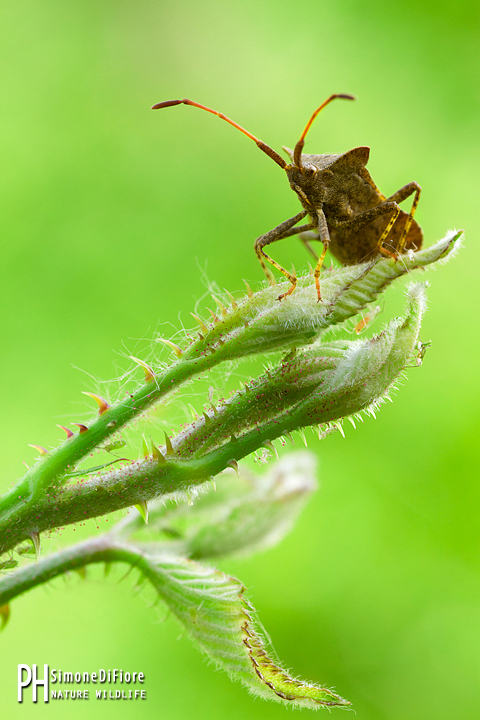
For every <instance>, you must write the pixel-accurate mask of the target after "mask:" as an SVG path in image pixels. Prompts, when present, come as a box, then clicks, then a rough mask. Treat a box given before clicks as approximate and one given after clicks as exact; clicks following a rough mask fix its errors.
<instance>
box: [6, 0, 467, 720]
mask: <svg viewBox="0 0 480 720" xmlns="http://www.w3.org/2000/svg"><path fill="white" fill-rule="evenodd" d="M0 13H1V15H0V18H1V19H0V26H1V34H2V42H1V47H0V52H1V63H0V82H1V92H0V104H1V108H0V157H1V175H0V184H1V192H0V205H1V208H0V226H1V233H0V237H1V243H2V260H1V266H0V272H1V280H0V294H1V308H2V312H1V317H0V323H1V329H0V337H1V347H2V352H1V354H0V366H1V377H2V378H3V390H2V416H1V419H0V423H1V431H0V441H1V448H2V459H3V474H2V484H3V487H4V488H5V489H6V488H7V487H8V486H9V485H10V483H11V482H13V481H14V480H16V479H17V478H18V477H19V476H20V475H21V474H22V467H23V466H22V460H25V461H26V462H27V463H31V462H32V461H33V458H34V451H33V450H31V448H28V446H27V443H39V444H41V445H45V446H47V447H48V446H51V445H53V444H55V443H56V442H58V440H59V439H60V437H61V431H60V430H58V428H56V427H55V424H56V423H64V424H65V423H68V422H71V421H73V420H76V419H78V418H79V417H82V416H83V414H84V413H85V410H86V409H87V404H86V403H85V401H84V399H83V400H82V398H83V397H84V396H82V395H81V394H80V391H81V390H95V389H98V387H103V386H98V385H97V384H96V382H94V381H92V380H91V378H90V375H93V376H94V377H95V378H96V379H97V380H101V379H108V378H113V377H115V376H117V375H119V374H121V372H122V371H123V370H125V368H126V367H127V366H128V361H127V360H125V358H124V355H125V354H127V355H128V354H130V353H134V354H139V352H140V350H139V348H141V347H142V342H141V339H142V338H147V341H146V343H145V346H148V339H149V338H151V337H152V336H153V334H154V332H155V331H156V330H159V329H160V328H161V324H163V323H166V325H165V327H164V328H162V332H165V333H170V332H171V331H174V330H175V329H176V328H179V327H180V323H181V322H185V323H186V324H187V325H188V324H189V317H190V316H189V311H190V310H193V309H194V304H195V302H196V301H197V300H198V299H199V298H200V297H202V296H203V295H204V294H205V292H206V285H205V277H208V278H209V279H210V280H212V281H215V282H217V283H218V285H219V286H220V287H221V288H223V287H227V288H228V289H229V290H231V291H239V290H241V288H242V281H241V278H242V277H245V278H248V279H249V280H250V281H251V282H252V283H256V282H260V281H261V280H262V272H261V269H260V267H259V265H258V262H257V260H256V258H255V256H254V252H253V240H254V239H255V237H256V236H258V235H259V234H261V233H263V232H265V231H266V230H269V229H270V228H272V227H273V226H274V225H276V224H278V223H279V222H280V221H282V220H284V219H286V218H287V217H290V216H291V215H293V214H294V213H295V212H297V210H298V203H297V200H296V198H295V196H294V195H293V193H292V192H291V191H290V189H289V187H288V184H287V182H286V178H285V177H284V175H283V173H281V172H280V170H279V168H278V167H277V166H276V165H275V164H274V163H273V162H270V161H269V160H268V159H267V158H266V157H265V156H264V155H263V154H262V153H260V152H259V151H258V149H257V148H256V147H255V145H254V144H253V143H252V142H250V141H249V140H247V139H246V138H245V137H244V136H242V135H241V134H240V133H238V132H236V131H235V130H234V129H233V128H231V127H229V126H228V125H227V124H226V123H222V122H218V121H217V119H216V118H214V117H212V116H211V115H208V114H207V113H202V112H200V111H198V110H195V109H192V108H186V107H180V108H172V109H169V110H164V111H162V112H161V113H160V112H156V113H153V112H150V110H149V107H150V106H151V105H152V104H153V103H154V102H158V101H160V100H165V99H170V98H177V97H191V98H192V99H194V100H196V101H198V102H203V103H206V104H207V105H210V106H211V107H214V108H217V109H219V110H221V111H223V112H225V113H226V114H227V115H229V116H230V117H232V118H234V119H235V120H236V121H237V122H239V123H241V124H242V125H243V126H244V127H246V128H248V129H249V130H250V131H251V132H252V133H254V134H256V135H257V136H258V137H260V138H262V139H263V140H265V142H267V143H269V144H270V145H271V146H272V147H274V148H276V149H277V150H279V149H280V147H281V145H282V144H286V145H290V146H292V145H293V144H294V143H295V142H296V140H297V139H298V137H299V134H300V132H301V130H302V128H303V127H304V124H305V122H306V120H307V119H308V117H309V116H310V113H311V112H312V110H313V109H314V108H315V107H316V106H317V105H318V104H319V103H320V102H321V101H322V100H323V99H325V98H326V97H327V96H328V95H329V94H330V93H332V92H350V93H354V94H355V95H356V96H357V98H358V100H357V102H356V103H353V104H347V103H336V104H334V105H332V106H331V107H329V108H328V110H326V111H325V112H324V113H322V116H321V118H319V120H318V121H317V123H316V125H315V126H314V128H313V129H312V131H311V133H310V135H309V139H308V144H307V152H308V151H310V152H340V151H345V150H347V149H349V148H351V147H353V146H355V145H369V146H371V161H370V164H369V168H370V172H371V173H372V175H373V177H374V179H375V181H376V182H377V184H378V185H379V186H380V188H381V189H382V191H383V192H385V193H386V194H391V193H393V192H394V191H395V190H397V189H398V188H399V187H401V186H402V185H404V184H405V183H407V182H409V181H411V180H417V181H418V182H419V183H420V184H421V185H422V187H423V194H422V197H421V201H420V206H419V210H418V215H417V217H418V220H419V222H420V223H421V224H422V226H423V228H424V231H425V237H426V242H427V244H430V243H431V242H433V241H435V240H437V239H438V238H439V237H442V236H443V235H444V234H445V231H446V230H447V229H449V228H451V227H454V226H455V227H463V228H465V230H466V233H467V235H466V247H465V249H464V250H463V251H462V252H461V254H460V255H459V256H458V257H457V258H456V259H455V260H454V261H452V262H451V263H450V264H449V265H448V266H447V267H441V268H440V269H439V270H438V271H437V272H436V273H433V272H431V273H430V274H429V275H428V279H429V280H430V281H431V287H430V290H429V299H430V309H429V311H428V313H427V316H426V319H425V323H424V330H423V331H422V339H423V340H431V341H432V347H431V348H430V349H429V351H428V354H427V356H426V359H425V362H424V365H423V367H422V368H421V369H419V370H416V369H415V370H411V371H410V372H409V379H408V382H406V383H405V384H404V386H403V387H401V388H400V389H399V391H398V392H397V397H396V400H395V403H394V404H393V405H390V404H388V406H385V407H384V408H383V409H382V411H381V412H380V414H379V416H378V419H377V420H376V421H373V420H368V421H366V422H365V424H364V425H362V426H361V427H360V428H359V429H358V430H357V431H356V432H354V431H353V429H350V430H348V429H347V439H346V440H343V439H342V438H341V437H340V436H338V437H336V436H334V437H331V438H328V439H327V440H326V441H325V442H324V443H323V444H322V446H321V447H320V445H319V444H318V442H317V441H314V440H313V439H312V441H311V447H312V448H313V449H314V450H315V451H316V452H317V454H318V456H319V461H320V469H319V475H320V480H321V489H320V490H319V491H318V492H317V494H316V496H315V497H314V499H313V500H312V501H311V503H310V505H309V506H308V508H307V510H306V511H305V512H304V514H303V515H302V517H301V519H300V521H299V523H298V524H297V527H296V528H295V530H294V531H293V533H292V534H291V535H290V536H289V537H288V538H287V539H286V540H284V541H283V543H282V544H281V545H280V546H279V547H278V548H276V549H273V550H270V551H269V552H267V553H264V554H263V555H261V556H257V557H255V558H253V559H252V560H243V561H238V560H236V561H232V562H224V563H223V565H222V568H223V569H225V570H227V571H228V572H229V573H232V574H235V575H237V576H239V577H240V578H241V579H242V580H243V582H244V583H245V584H246V586H247V587H248V588H249V596H250V598H251V599H252V600H253V602H254V603H255V605H256V606H257V607H258V608H259V609H260V618H261V620H262V621H263V623H264V624H265V626H266V628H267V629H268V630H269V632H270V634H271V636H272V640H273V643H274V646H275V648H276V650H277V652H278V654H279V656H280V658H281V659H282V660H283V661H284V663H285V664H286V665H287V666H288V667H291V668H293V672H294V673H296V674H298V675H299V676H301V677H303V678H306V679H310V680H313V681H321V682H324V683H326V684H327V685H329V686H336V688H337V690H338V691H339V692H340V693H341V694H342V695H343V696H344V697H347V698H349V699H350V700H351V701H352V702H353V704H354V705H353V707H354V709H355V710H356V713H357V717H358V718H361V719H362V720H367V718H368V720H401V719H402V720H403V719H404V718H409V720H417V718H418V719H420V718H421V720H430V719H432V720H433V718H435V720H443V719H444V718H445V719H446V718H448V719H452V720H453V719H457V718H458V720H460V719H461V720H469V719H470V718H471V719H472V720H473V719H474V718H475V719H476V718H478V716H479V707H480V680H479V678H480V615H479V594H480V580H479V569H480V562H479V556H478V550H479V530H478V528H479V505H480V491H479V487H478V478H479V473H478V460H477V458H478V446H479V440H478V438H479V431H480V427H479V419H478V417H479V413H478V404H479V389H478V383H477V373H478V370H477V368H478V351H479V341H478V333H477V331H475V317H477V307H476V303H477V298H478V287H479V281H478V276H477V273H478V270H477V269H476V268H478V265H476V264H475V263H478V262H479V260H480V251H479V247H478V242H476V230H477V228H478V224H479V221H478V217H477V207H478V158H479V156H480V155H479V150H480V148H479V145H480V141H479V133H478V127H479V84H478V77H479V70H480V68H479V54H478V47H479V39H480V38H479V15H480V9H479V5H478V3H475V2H469V1H468V0H458V1H457V2H456V3H451V2H446V1H445V0H443V1H441V0H440V1H438V0H437V1H436V2H425V1H423V2H422V0H404V2H402V3H398V4H395V3H393V2H391V3H384V2H379V1H378V0H374V1H373V2H369V3H365V2H359V1H358V0H296V1H295V2H293V0H264V2H262V3H258V2H254V1H253V0H244V2H242V3H238V2H228V0H227V1H225V0H223V2H220V1H219V0H210V1H207V2H202V3H197V2H193V1H190V2H189V1H184V0H180V1H177V2H169V1H167V0H163V1H162V0H161V1H160V2H158V1H157V2H154V1H153V0H150V1H149V0H137V2H135V3H132V2H125V1H123V0H104V1H103V2H100V3H99V2H92V1H89V0H83V1H82V2H79V1H78V0H77V1H74V0H44V1H43V2H41V3H39V2H34V1H33V0H30V1H29V0H17V1H16V2H15V3H4V4H3V6H2V9H1V10H0ZM282 245H283V247H279V248H278V251H277V254H276V255H275V257H277V258H278V259H279V260H280V261H283V262H284V263H287V264H288V265H290V263H291V262H293V263H294V264H295V266H296V267H297V269H300V268H303V267H305V266H306V262H307V258H306V256H305V255H304V254H302V252H301V249H300V248H297V244H296V243H295V242H293V241H291V244H290V245H289V244H288V242H285V243H283V244H282ZM417 279H420V278H417ZM402 293H403V289H402V287H401V283H399V285H398V287H396V288H392V289H391V290H390V291H389V293H388V295H387V297H386V307H385V312H384V314H383V316H382V318H381V320H377V324H376V325H375V329H378V327H380V322H381V321H383V320H384V319H385V318H386V317H388V316H389V315H391V314H392V313H398V312H399V310H400V308H401V303H402ZM78 368H80V369H81V370H80V371H79V370H78ZM85 373H86V374H85ZM237 382H238V380H235V384H237ZM104 392H108V385H107V389H106V390H105V388H104ZM192 393H195V387H193V388H192ZM172 411H173V413H174V414H175V412H177V416H178V417H176V420H172V422H174V421H178V418H180V419H182V413H181V412H180V411H178V409H177V408H176V407H175V403H172ZM172 417H173V416H172ZM311 437H312V438H313V436H311ZM110 523H111V520H110ZM99 525H100V527H101V528H102V529H104V528H108V524H107V523H106V521H105V519H103V520H100V521H99ZM86 532H88V533H90V532H95V525H94V523H93V522H92V523H90V525H89V526H87V527H85V528H76V529H75V530H73V529H71V528H70V529H67V530H65V531H63V532H62V533H61V534H58V535H54V536H53V538H52V539H51V540H50V541H48V542H47V541H46V542H45V543H44V546H45V549H46V550H48V549H54V548H55V547H57V546H58V545H59V544H62V543H64V542H71V541H72V540H74V539H75V538H76V536H78V535H81V534H82V533H84V534H85V533H86ZM284 564H285V565H286V566H288V574H286V573H283V572H281V570H280V568H281V567H282V565H284ZM90 575H91V580H90V581H87V582H82V581H80V580H79V579H77V578H72V579H71V580H70V581H67V582H66V583H63V582H62V581H57V582H56V583H55V585H54V586H52V587H49V588H40V589H37V590H36V591H34V592H31V593H30V594H27V595H26V596H24V597H22V598H20V599H19V600H17V601H16V602H15V603H13V607H12V617H11V620H10V623H9V625H8V627H7V629H6V630H5V632H3V633H2V635H1V636H0V643H1V648H2V650H1V652H0V687H1V690H0V710H1V711H2V716H5V717H7V716H8V717H9V718H14V719H16V718H30V717H31V718H34V717H35V718H37V717H44V716H45V717H46V716H47V715H48V717H49V718H52V719H54V718H57V717H58V718H60V717H65V715H66V713H68V716H69V717H71V718H73V719H75V718H84V717H87V716H88V717H91V718H97V717H100V713H101V714H102V717H105V718H109V717H116V718H124V717H125V718H127V717H131V716H132V715H133V716H134V717H142V718H143V717H145V718H163V717H165V718H169V719H171V720H180V719H183V718H189V717H191V716H192V715H194V716H195V718H196V720H203V718H215V719H216V718H229V719H231V720H235V719H237V718H244V717H251V718H257V717H258V718H260V717H261V718H281V717H286V712H287V710H286V709H285V708H283V707H281V706H277V705H275V704H273V703H272V704H267V703H264V702H263V701H260V700H253V699H252V698H251V697H250V696H249V695H248V694H247V693H246V691H245V690H243V689H242V688H241V687H240V686H239V685H236V684H231V683H230V681H229V679H228V677H226V676H225V675H222V674H221V673H215V672H214V671H213V670H212V668H211V667H208V665H207V663H205V662H204V661H203V660H202V658H201V656H200V655H199V654H198V653H197V651H196V650H195V649H194V648H193V647H192V646H191V645H190V644H189V642H188V640H187V639H182V640H181V641H179V642H177V638H178V635H179V628H178V625H177V624H176V622H175V620H174V619H173V618H167V619H166V620H165V622H161V621H162V620H163V619H164V613H162V612H161V611H160V613H157V612H156V611H154V610H150V609H148V608H147V607H146V603H145V600H144V599H142V597H138V596H136V595H134V594H133V593H132V591H131V585H132V583H131V581H128V580H126V581H124V582H123V583H121V584H120V585H117V580H118V579H119V577H120V573H118V574H117V575H116V576H115V577H113V578H109V579H107V580H106V581H103V580H102V578H101V574H100V572H98V573H95V571H93V572H91V573H90ZM20 662H21V663H33V662H35V663H37V664H40V665H43V663H49V664H50V665H51V666H52V667H57V668H63V669H64V670H82V671H83V670H90V671H93V670H95V669H98V668H99V667H104V668H114V667H117V668H124V669H131V670H137V671H143V672H144V673H145V675H146V678H147V681H146V688H147V691H148V692H147V694H148V700H147V701H145V702H143V704H142V705H139V704H138V703H137V704H136V705H133V706H132V705H131V704H129V703H120V704H117V703H115V702H108V703H103V704H101V705H97V704H96V702H95V701H90V702H89V704H88V705H87V704H86V703H84V704H82V703H81V702H80V701H79V702H69V703H68V705H67V706H63V705H61V704H60V703H53V704H52V703H51V704H50V705H49V706H43V704H42V703H39V705H38V706H34V705H32V704H31V703H30V702H28V703H27V702H26V703H24V704H23V705H18V704H17V702H16V667H17V663H20ZM296 712H298V711H295V712H294V714H296ZM338 712H339V711H338ZM305 713H307V711H304V714H305Z"/></svg>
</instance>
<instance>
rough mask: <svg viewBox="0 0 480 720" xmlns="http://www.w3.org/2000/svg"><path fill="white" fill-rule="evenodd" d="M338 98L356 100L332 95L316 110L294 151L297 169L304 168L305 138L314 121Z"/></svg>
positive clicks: (352, 97) (351, 97) (294, 162)
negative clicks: (303, 151)
mask: <svg viewBox="0 0 480 720" xmlns="http://www.w3.org/2000/svg"><path fill="white" fill-rule="evenodd" d="M337 98H341V99H342V100H355V96H354V95H330V97H329V98H327V100H325V102H323V103H322V104H321V105H320V107H318V108H317V109H316V110H315V112H314V113H313V115H312V117H311V118H310V120H309V121H308V123H307V124H306V126H305V130H304V131H303V133H302V136H301V138H300V140H299V141H298V143H297V144H296V145H295V150H294V151H293V164H294V165H296V166H297V167H299V168H301V167H302V150H303V146H304V145H305V136H306V134H307V132H308V131H309V130H310V127H311V125H312V123H313V121H314V120H315V118H316V117H317V115H318V113H319V112H320V110H323V108H324V107H325V106H326V105H328V103H331V102H332V100H336V99H337Z"/></svg>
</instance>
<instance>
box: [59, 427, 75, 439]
mask: <svg viewBox="0 0 480 720" xmlns="http://www.w3.org/2000/svg"><path fill="white" fill-rule="evenodd" d="M57 427H59V428H60V429H61V430H65V432H66V433H67V438H71V437H73V432H72V431H71V430H69V429H68V428H66V427H64V425H57Z"/></svg>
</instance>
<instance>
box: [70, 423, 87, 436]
mask: <svg viewBox="0 0 480 720" xmlns="http://www.w3.org/2000/svg"><path fill="white" fill-rule="evenodd" d="M72 425H76V426H77V427H78V428H80V435H81V434H82V433H86V432H87V431H88V427H87V426H86V425H82V423H72Z"/></svg>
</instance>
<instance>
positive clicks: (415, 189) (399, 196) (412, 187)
mask: <svg viewBox="0 0 480 720" xmlns="http://www.w3.org/2000/svg"><path fill="white" fill-rule="evenodd" d="M421 191H422V188H421V187H420V185H419V184H418V183H417V182H415V181H413V182H411V183H408V185H404V186H403V187H402V188H400V190H397V192H396V193H394V194H393V195H392V196H391V197H389V198H388V200H387V202H389V201H393V202H397V203H400V202H402V200H406V198H407V197H410V195H411V194H412V193H415V197H414V198H413V203H412V207H411V208H410V212H409V213H408V217H407V220H406V222H405V227H404V228H403V232H402V235H401V237H400V240H399V241H398V246H397V250H398V254H399V255H400V254H401V253H402V251H403V248H404V247H405V243H406V242H407V236H408V231H409V230H410V226H411V224H412V220H413V216H414V215H415V210H416V209H417V205H418V201H419V199H420V193H421Z"/></svg>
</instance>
